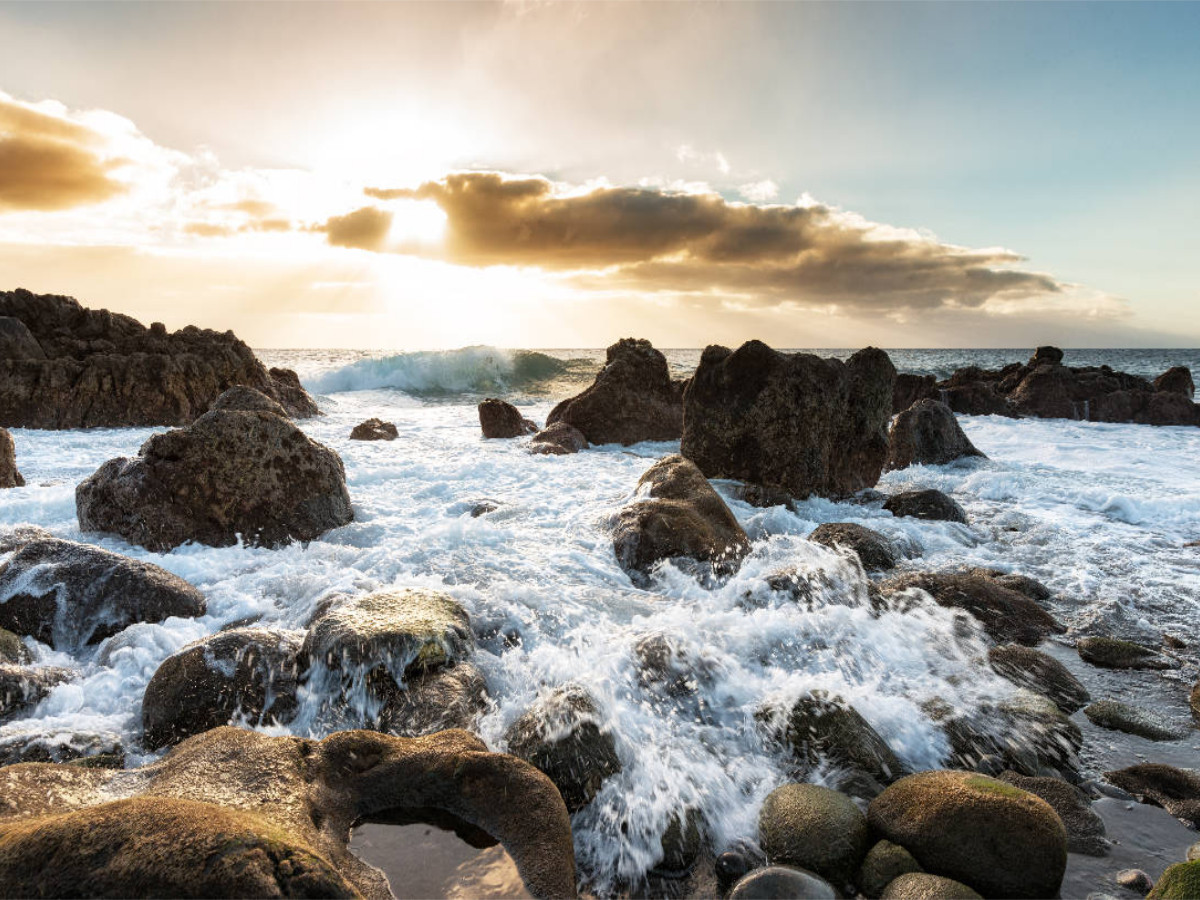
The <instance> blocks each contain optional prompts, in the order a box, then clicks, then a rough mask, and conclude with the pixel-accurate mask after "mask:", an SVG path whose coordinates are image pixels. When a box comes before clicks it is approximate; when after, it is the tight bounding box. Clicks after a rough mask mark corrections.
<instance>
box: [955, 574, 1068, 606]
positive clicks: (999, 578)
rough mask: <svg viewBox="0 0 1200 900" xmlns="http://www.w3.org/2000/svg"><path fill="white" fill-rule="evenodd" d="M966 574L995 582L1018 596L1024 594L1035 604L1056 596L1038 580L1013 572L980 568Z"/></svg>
mask: <svg viewBox="0 0 1200 900" xmlns="http://www.w3.org/2000/svg"><path fill="white" fill-rule="evenodd" d="M966 574H968V575H981V576H982V577H984V578H987V579H989V580H991V581H994V582H995V583H996V584H998V585H1000V587H1003V588H1008V589H1009V590H1010V591H1016V592H1017V593H1018V594H1024V595H1025V596H1026V597H1028V598H1029V599H1030V600H1032V601H1034V602H1035V603H1042V602H1044V601H1046V600H1049V599H1050V598H1051V597H1053V596H1054V592H1053V591H1052V590H1050V588H1048V587H1046V585H1044V584H1042V583H1041V582H1040V581H1038V580H1037V579H1036V578H1030V577H1029V576H1028V575H1017V574H1015V573H1012V572H1004V571H1002V570H1001V569H984V568H980V567H975V568H970V569H967V570H966Z"/></svg>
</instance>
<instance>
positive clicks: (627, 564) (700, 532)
mask: <svg viewBox="0 0 1200 900" xmlns="http://www.w3.org/2000/svg"><path fill="white" fill-rule="evenodd" d="M638 496H639V498H641V499H638V500H637V501H636V502H634V503H632V504H630V505H629V506H627V507H625V508H624V509H622V510H621V512H620V513H619V514H618V516H617V525H616V529H615V530H614V532H613V549H614V550H615V551H616V554H617V562H618V563H620V565H621V568H623V569H624V570H625V571H626V572H628V573H629V574H630V577H631V578H633V579H634V580H635V581H638V582H640V583H644V582H645V581H646V578H647V576H648V575H649V573H650V571H651V570H652V569H653V568H654V567H655V566H656V565H657V564H658V563H659V562H660V561H662V560H665V559H671V560H677V561H684V562H685V563H689V562H690V563H693V564H695V563H698V564H700V574H701V575H710V574H717V575H722V574H728V573H729V572H731V571H733V570H735V569H736V568H737V566H738V564H739V563H740V562H741V559H742V557H743V556H745V555H746V554H747V553H748V552H749V550H750V540H749V538H747V537H746V532H745V531H743V530H742V526H741V525H739V524H738V521H737V518H736V517H735V516H734V515H733V513H732V512H730V510H729V507H728V506H726V505H725V501H724V500H722V499H721V496H720V495H719V494H718V493H717V492H716V491H715V490H713V487H712V485H710V484H709V483H708V479H706V478H705V477H704V475H703V474H702V473H701V472H700V470H699V469H698V468H696V466H695V464H694V463H692V462H690V461H689V460H686V459H684V458H683V457H682V456H668V457H667V458H665V459H661V460H659V461H658V462H657V463H655V464H654V465H653V466H651V467H650V468H649V469H647V470H646V473H645V474H644V475H642V477H641V479H640V480H639V481H638Z"/></svg>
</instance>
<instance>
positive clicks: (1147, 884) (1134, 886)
mask: <svg viewBox="0 0 1200 900" xmlns="http://www.w3.org/2000/svg"><path fill="white" fill-rule="evenodd" d="M1113 880H1114V881H1116V882H1117V884H1119V885H1120V886H1121V887H1123V888H1125V889H1126V890H1128V891H1133V892H1134V893H1135V894H1141V895H1142V896H1143V897H1144V896H1146V895H1147V894H1148V893H1150V890H1151V888H1153V887H1154V879H1153V878H1151V877H1150V876H1149V875H1147V874H1146V873H1145V872H1143V871H1142V870H1141V869H1122V870H1121V871H1120V872H1118V873H1117V875H1116V878H1115V879H1113Z"/></svg>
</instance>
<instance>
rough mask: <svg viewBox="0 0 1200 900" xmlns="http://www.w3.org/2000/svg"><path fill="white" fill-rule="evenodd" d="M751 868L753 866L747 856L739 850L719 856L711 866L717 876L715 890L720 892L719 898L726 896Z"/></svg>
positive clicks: (727, 851) (728, 851) (729, 851)
mask: <svg viewBox="0 0 1200 900" xmlns="http://www.w3.org/2000/svg"><path fill="white" fill-rule="evenodd" d="M751 868H753V865H752V864H751V862H750V859H749V856H748V855H747V854H746V853H743V852H741V850H726V851H725V852H724V853H722V854H720V855H719V856H718V857H717V860H716V863H714V865H713V870H714V873H715V874H716V876H717V888H718V889H719V890H720V892H721V896H722V897H724V896H726V895H727V894H728V893H729V891H730V889H732V888H733V886H734V885H735V884H737V882H739V881H741V880H742V878H744V877H745V875H746V873H747V872H749V871H750V870H751Z"/></svg>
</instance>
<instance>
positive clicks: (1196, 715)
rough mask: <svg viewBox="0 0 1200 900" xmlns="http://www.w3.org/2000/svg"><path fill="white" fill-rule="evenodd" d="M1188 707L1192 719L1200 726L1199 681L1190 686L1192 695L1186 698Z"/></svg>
mask: <svg viewBox="0 0 1200 900" xmlns="http://www.w3.org/2000/svg"><path fill="white" fill-rule="evenodd" d="M1188 707H1189V708H1190V709H1191V710H1192V718H1193V719H1195V720H1196V724H1198V725H1200V681H1197V682H1196V683H1195V684H1194V685H1192V693H1191V694H1190V695H1189V696H1188Z"/></svg>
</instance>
